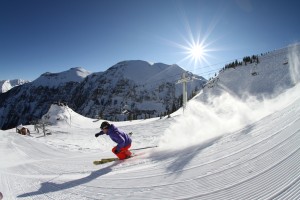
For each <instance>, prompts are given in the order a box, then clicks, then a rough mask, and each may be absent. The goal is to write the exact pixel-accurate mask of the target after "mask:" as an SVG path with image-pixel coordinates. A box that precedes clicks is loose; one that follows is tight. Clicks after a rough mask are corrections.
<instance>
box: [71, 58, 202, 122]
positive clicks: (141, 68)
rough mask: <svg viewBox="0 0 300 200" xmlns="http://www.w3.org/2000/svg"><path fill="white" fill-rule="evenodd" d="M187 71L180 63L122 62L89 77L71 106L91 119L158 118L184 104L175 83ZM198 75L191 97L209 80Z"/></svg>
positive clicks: (193, 83) (191, 89)
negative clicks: (97, 117) (96, 117)
mask: <svg viewBox="0 0 300 200" xmlns="http://www.w3.org/2000/svg"><path fill="white" fill-rule="evenodd" d="M183 72H184V70H183V69H182V68H180V67H179V66H177V65H166V64H162V63H155V64H150V63H148V62H145V61H139V60H134V61H124V62H120V63H118V64H116V65H114V66H112V67H111V68H109V69H108V70H107V71H105V72H104V73H101V74H92V75H91V76H89V77H87V78H86V80H85V81H83V82H82V83H81V84H80V86H79V87H77V89H76V90H75V91H74V103H75V104H69V105H70V107H72V108H76V109H75V110H76V111H77V112H78V113H80V114H83V115H84V116H88V117H91V118H93V117H95V116H100V117H101V118H102V119H103V118H104V119H109V120H122V121H123V120H127V119H129V118H131V119H141V118H149V117H157V116H159V115H161V114H163V113H165V112H167V111H169V112H173V111H175V110H177V109H178V108H179V107H180V106H181V103H182V97H181V95H182V85H176V84H175V83H176V81H177V80H179V79H180V78H181V75H182V74H183ZM190 75H191V76H192V75H193V74H190ZM197 77H198V79H199V80H195V81H193V82H191V83H190V84H189V91H188V95H189V96H191V95H192V93H195V92H196V91H199V90H200V89H201V88H202V86H203V84H204V83H206V80H205V79H204V78H202V77H199V76H197ZM124 112H128V113H129V114H127V115H124V114H123V113H124Z"/></svg>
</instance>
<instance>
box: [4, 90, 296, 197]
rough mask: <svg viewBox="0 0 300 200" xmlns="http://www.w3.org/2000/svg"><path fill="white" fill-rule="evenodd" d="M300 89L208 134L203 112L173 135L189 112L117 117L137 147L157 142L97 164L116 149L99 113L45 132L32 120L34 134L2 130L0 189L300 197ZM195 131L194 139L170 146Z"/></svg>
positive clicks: (45, 193)
mask: <svg viewBox="0 0 300 200" xmlns="http://www.w3.org/2000/svg"><path fill="white" fill-rule="evenodd" d="M299 94H300V91H299V85H298V86H297V87H295V88H293V89H292V90H290V91H288V92H286V93H285V94H283V95H280V96H279V97H277V99H273V100H272V101H273V106H274V107H275V106H276V105H277V103H278V102H280V104H281V107H278V106H277V107H278V110H277V111H275V112H273V113H271V114H269V115H266V116H265V117H263V118H262V119H260V120H258V121H255V122H253V123H250V124H249V125H246V126H244V127H242V128H241V129H239V130H237V131H232V132H229V133H227V134H226V135H219V136H218V137H210V138H209V137H205V134H206V133H207V132H206V133H205V132H204V131H207V130H205V129H204V130H203V129H202V126H201V120H199V119H201V115H199V116H198V124H197V127H194V125H191V124H190V127H191V128H192V129H181V130H177V132H181V135H179V134H175V135H174V137H170V138H169V140H168V141H166V140H165V139H164V138H165V137H167V136H168V134H169V133H168V132H169V131H174V130H175V129H173V130H172V127H174V126H177V127H178V126H182V127H185V126H186V121H184V120H183V119H184V118H185V116H177V117H175V118H174V117H173V118H169V119H168V118H165V119H161V120H160V119H151V120H143V121H136V122H134V123H133V122H119V123H115V124H116V125H117V126H119V127H120V128H121V129H123V130H125V131H127V132H128V131H132V130H133V131H134V134H133V136H132V139H133V145H132V148H133V149H135V148H139V147H145V146H148V145H149V146H152V145H155V144H160V147H159V148H156V149H142V150H133V151H134V152H136V153H137V154H138V156H136V157H134V158H131V159H129V160H125V161H116V162H114V163H108V164H105V165H98V166H94V165H93V164H92V161H93V160H95V159H100V158H103V157H111V156H112V153H111V152H110V149H111V148H112V147H113V145H114V144H113V143H110V140H109V138H108V137H107V136H102V137H100V138H97V139H96V138H95V137H94V133H95V132H97V131H99V128H98V126H99V124H100V123H101V121H99V122H97V123H94V125H91V124H86V123H84V122H82V126H81V127H72V126H69V127H67V126H53V127H51V131H52V135H49V136H46V137H42V134H37V133H36V132H34V131H33V130H32V129H33V127H29V128H30V129H31V132H32V136H33V137H24V136H21V135H18V134H16V133H15V132H14V130H8V131H5V132H4V131H1V132H0V134H1V137H0V149H1V151H0V155H1V157H2V158H5V159H2V161H1V165H0V168H1V170H0V176H1V181H0V188H1V192H2V193H3V196H4V199H28V198H30V199H32V198H37V199H299V198H300V195H299V194H300V187H298V186H299V179H300V165H299V158H300V148H299V142H300V95H299ZM289 97H292V98H289ZM283 99H285V103H284V104H283V103H282V101H283ZM195 102H196V103H197V102H198V101H195ZM276 102H277V103H276ZM198 103H200V102H198ZM269 103H270V102H269ZM192 112H193V109H191V110H190V111H187V112H185V115H187V116H186V117H189V116H191V114H192ZM253 112H255V111H253ZM256 112H260V109H257V110H256ZM213 114H215V115H218V113H213V112H212V113H211V115H213ZM66 116H67V114H66ZM194 117H195V116H194ZM77 120H80V119H79V118H78V119H77ZM227 121H229V120H227ZM216 124H218V122H217V123H216ZM226 128H227V127H224V129H226ZM224 131H226V130H224ZM162 133H165V134H162ZM207 134H209V133H207ZM196 135H198V139H197V141H196V142H193V143H192V144H190V145H189V146H173V148H169V147H168V144H173V145H175V144H176V143H177V142H178V141H180V140H182V139H184V138H190V140H192V139H193V136H196ZM203 136H204V137H203ZM201 137H202V139H201ZM178 144H179V143H178Z"/></svg>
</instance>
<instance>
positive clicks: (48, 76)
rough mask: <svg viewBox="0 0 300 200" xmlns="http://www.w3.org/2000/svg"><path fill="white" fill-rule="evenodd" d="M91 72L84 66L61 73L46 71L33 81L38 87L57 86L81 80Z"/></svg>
mask: <svg viewBox="0 0 300 200" xmlns="http://www.w3.org/2000/svg"><path fill="white" fill-rule="evenodd" d="M90 74H91V73H90V72H89V71H87V70H85V69H84V68H82V67H76V68H71V69H69V70H67V71H64V72H60V73H50V72H46V73H44V74H42V75H41V76H40V77H39V78H37V79H36V80H34V81H33V85H34V86H36V87H39V86H43V87H50V88H57V87H59V86H61V85H65V84H67V83H70V82H81V81H82V80H83V79H84V78H85V77H87V76H88V75H90Z"/></svg>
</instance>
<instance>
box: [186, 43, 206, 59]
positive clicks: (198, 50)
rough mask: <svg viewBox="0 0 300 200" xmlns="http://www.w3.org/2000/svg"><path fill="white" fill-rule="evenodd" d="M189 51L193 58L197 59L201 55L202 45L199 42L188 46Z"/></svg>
mask: <svg viewBox="0 0 300 200" xmlns="http://www.w3.org/2000/svg"><path fill="white" fill-rule="evenodd" d="M189 53H190V55H191V56H192V57H193V59H194V60H197V61H199V60H201V58H202V56H203V47H202V46H201V45H200V44H196V45H194V46H192V47H191V48H190V52H189Z"/></svg>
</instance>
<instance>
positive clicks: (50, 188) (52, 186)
mask: <svg viewBox="0 0 300 200" xmlns="http://www.w3.org/2000/svg"><path fill="white" fill-rule="evenodd" d="M118 164H119V163H115V164H113V165H110V166H107V167H105V168H102V169H99V170H97V171H93V172H92V173H91V174H90V175H88V176H86V177H83V178H80V179H76V180H72V181H68V182H65V183H60V184H57V183H53V182H50V181H47V182H44V183H41V187H40V189H39V190H37V191H34V192H29V193H25V194H21V195H19V196H18V197H29V196H35V195H41V194H46V193H50V192H57V191H61V190H65V189H70V188H73V187H76V186H79V185H82V184H85V183H88V182H90V181H92V180H94V179H96V178H98V177H100V176H103V175H105V174H108V173H109V172H111V171H112V168H113V167H114V166H116V165H118ZM62 175H63V174H62Z"/></svg>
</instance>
